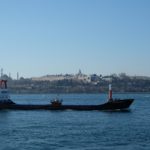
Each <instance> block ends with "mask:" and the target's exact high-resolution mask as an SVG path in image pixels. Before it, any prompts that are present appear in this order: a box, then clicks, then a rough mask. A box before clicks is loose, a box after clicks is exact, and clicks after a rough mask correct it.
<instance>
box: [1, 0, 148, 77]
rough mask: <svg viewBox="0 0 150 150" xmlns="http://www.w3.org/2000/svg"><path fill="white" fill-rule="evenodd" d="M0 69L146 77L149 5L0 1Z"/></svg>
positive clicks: (121, 0) (129, 0)
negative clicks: (124, 74)
mask: <svg viewBox="0 0 150 150" xmlns="http://www.w3.org/2000/svg"><path fill="white" fill-rule="evenodd" d="M0 68H3V70H4V73H5V74H9V73H11V76H12V77H14V78H16V77H17V72H19V75H20V76H23V77H35V76H36V77H38V76H43V75H47V74H66V73H69V74H75V73H77V72H78V70H79V69H81V71H82V72H83V73H85V74H93V73H96V74H102V75H110V74H113V73H116V74H119V73H126V74H128V75H141V76H150V1H149V0H0Z"/></svg>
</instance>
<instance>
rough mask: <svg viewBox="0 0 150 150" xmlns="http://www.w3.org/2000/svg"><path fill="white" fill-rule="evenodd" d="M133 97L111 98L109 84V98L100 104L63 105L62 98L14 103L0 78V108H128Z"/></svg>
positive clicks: (4, 81) (5, 82)
mask: <svg viewBox="0 0 150 150" xmlns="http://www.w3.org/2000/svg"><path fill="white" fill-rule="evenodd" d="M133 101H134V99H123V100H121V99H117V100H116V99H115V100H114V99H113V98H112V89H111V85H109V98H108V101H107V102H106V103H104V104H100V105H63V104H62V100H59V99H54V100H52V101H51V102H50V104H43V105H42V104H34V105H31V104H16V103H14V102H13V101H12V100H10V97H9V94H8V89H7V81H6V80H0V109H12V110H40V109H41V110H67V109H71V110H83V111H84V110H124V109H128V108H129V106H130V105H131V104H132V102H133Z"/></svg>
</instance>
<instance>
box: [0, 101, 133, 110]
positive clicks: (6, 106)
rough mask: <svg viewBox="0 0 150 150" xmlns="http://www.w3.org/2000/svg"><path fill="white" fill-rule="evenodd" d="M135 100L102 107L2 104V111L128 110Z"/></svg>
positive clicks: (0, 105) (108, 103)
mask: <svg viewBox="0 0 150 150" xmlns="http://www.w3.org/2000/svg"><path fill="white" fill-rule="evenodd" d="M132 102H133V99H124V100H114V101H111V102H106V103H104V104H101V105H60V106H53V105H52V104H47V105H24V104H15V103H14V104H0V109H11V110H68V109H70V110H83V111H84V110H123V109H128V108H129V106H130V105H131V104H132Z"/></svg>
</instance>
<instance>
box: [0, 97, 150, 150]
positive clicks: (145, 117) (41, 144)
mask: <svg viewBox="0 0 150 150" xmlns="http://www.w3.org/2000/svg"><path fill="white" fill-rule="evenodd" d="M114 96H115V97H121V98H135V101H134V103H133V104H132V106H131V108H130V111H128V112H101V111H71V110H68V111H45V110H42V111H14V110H12V111H11V110H5V111H4V110H3V111H2V110H1V111H0V150H48V149H52V150H111V149H114V150H134V149H136V150H149V149H150V94H118V95H114ZM54 97H56V95H11V98H12V99H13V100H14V101H15V102H17V103H28V104H35V103H43V104H45V103H48V102H49V101H50V100H51V99H52V98H54ZM59 97H60V98H63V100H64V101H63V103H65V104H79V103H80V104H99V103H103V102H104V101H105V99H107V95H105V94H101V95H98V94H68V95H60V96H59Z"/></svg>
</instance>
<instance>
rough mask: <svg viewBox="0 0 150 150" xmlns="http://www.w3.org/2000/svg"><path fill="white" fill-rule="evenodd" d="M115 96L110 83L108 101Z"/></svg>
mask: <svg viewBox="0 0 150 150" xmlns="http://www.w3.org/2000/svg"><path fill="white" fill-rule="evenodd" d="M112 100H113V98H112V88H111V84H109V93H108V101H109V102H110V101H112Z"/></svg>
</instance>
